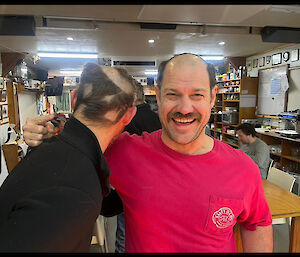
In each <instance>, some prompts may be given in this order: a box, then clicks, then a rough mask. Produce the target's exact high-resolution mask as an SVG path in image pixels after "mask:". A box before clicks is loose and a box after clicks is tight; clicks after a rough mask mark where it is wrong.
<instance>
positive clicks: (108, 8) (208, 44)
mask: <svg viewBox="0 0 300 257" xmlns="http://www.w3.org/2000/svg"><path fill="white" fill-rule="evenodd" d="M271 7H272V6H271V5H0V14H24V15H35V16H36V21H37V28H36V36H28V37H24V36H23V37H20V36H0V51H2V52H10V51H16V52H27V53H30V54H36V53H37V52H38V51H44V52H46V51H51V52H76V53H77V52H81V53H99V56H100V57H110V58H115V57H118V58H120V57H122V58H125V59H126V58H127V59H131V60H152V59H155V60H158V61H160V60H164V59H166V58H169V57H171V56H172V55H174V54H178V53H182V52H193V53H196V54H202V55H205V54H207V55H224V56H233V57H234V56H248V55H252V54H255V53H257V52H262V51H266V50H271V49H273V48H275V47H279V46H283V45H284V44H282V43H265V42H262V40H261V36H260V33H259V31H260V29H261V28H262V27H263V26H266V25H268V26H288V27H299V26H300V10H299V5H293V6H292V7H291V5H285V6H281V8H277V9H276V10H275V12H274V10H273V9H270V8H271ZM282 8H283V9H282ZM284 8H287V9H286V10H285V9H284ZM289 8H290V9H292V10H288V9H289ZM298 10H299V12H298ZM42 17H47V27H43V25H42V23H41V20H42ZM51 17H52V18H51ZM55 17H56V18H55ZM66 17H67V18H66ZM70 18H72V19H70ZM129 21H130V22H129ZM140 22H157V23H176V24H179V25H177V28H176V30H149V29H141V28H140ZM201 24H206V26H205V27H203V26H202V25H201ZM212 25H218V26H212ZM249 26H252V27H253V31H254V32H253V34H250V33H249ZM67 37H72V38H73V41H68V40H67ZM149 39H154V40H155V43H154V44H149V43H148V40H149ZM220 41H224V42H225V43H226V44H225V45H224V46H220V45H219V44H218V43H219V42H220ZM83 62H84V60H81V61H79V60H78V61H74V62H73V63H72V62H70V61H62V60H61V61H58V60H56V61H53V60H52V61H49V60H48V61H47V60H42V59H41V60H40V61H39V62H38V64H37V65H41V66H43V67H44V68H46V69H49V70H55V69H56V70H57V69H61V68H65V69H77V68H78V67H81V66H82V64H83ZM158 63H159V62H158ZM128 69H129V71H130V72H132V73H134V74H135V75H136V73H138V72H140V73H143V70H144V69H143V68H137V67H130V68H128Z"/></svg>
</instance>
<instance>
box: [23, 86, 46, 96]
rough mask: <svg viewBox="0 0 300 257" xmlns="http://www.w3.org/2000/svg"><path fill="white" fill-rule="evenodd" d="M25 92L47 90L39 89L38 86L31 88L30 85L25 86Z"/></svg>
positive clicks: (42, 91)
mask: <svg viewBox="0 0 300 257" xmlns="http://www.w3.org/2000/svg"><path fill="white" fill-rule="evenodd" d="M23 91H24V92H32V93H40V94H42V93H44V92H45V91H44V90H43V89H38V88H30V87H24V90H23Z"/></svg>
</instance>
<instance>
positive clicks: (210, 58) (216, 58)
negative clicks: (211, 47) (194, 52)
mask: <svg viewBox="0 0 300 257" xmlns="http://www.w3.org/2000/svg"><path fill="white" fill-rule="evenodd" d="M200 57H201V58H202V59H203V60H206V61H220V60H223V59H224V56H220V55H200Z"/></svg>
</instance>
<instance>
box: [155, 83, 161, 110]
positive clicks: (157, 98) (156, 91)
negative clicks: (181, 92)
mask: <svg viewBox="0 0 300 257" xmlns="http://www.w3.org/2000/svg"><path fill="white" fill-rule="evenodd" d="M154 89H155V94H156V102H157V105H158V106H160V90H159V88H158V86H155V88H154Z"/></svg>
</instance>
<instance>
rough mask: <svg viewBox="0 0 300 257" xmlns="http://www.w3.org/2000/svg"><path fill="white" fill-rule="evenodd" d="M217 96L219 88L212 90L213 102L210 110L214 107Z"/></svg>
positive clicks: (215, 87)
mask: <svg viewBox="0 0 300 257" xmlns="http://www.w3.org/2000/svg"><path fill="white" fill-rule="evenodd" d="M216 95H217V86H214V88H213V89H212V90H211V102H210V109H211V108H213V107H214V105H215V101H216Z"/></svg>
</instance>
